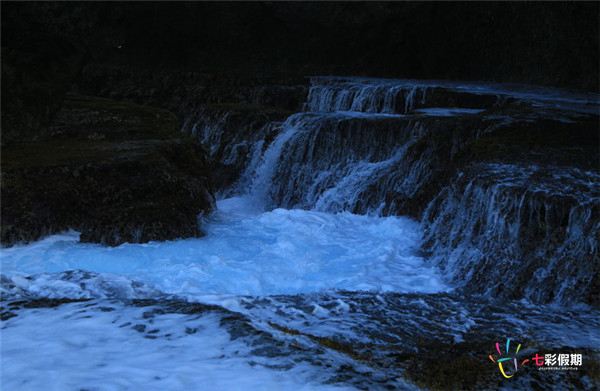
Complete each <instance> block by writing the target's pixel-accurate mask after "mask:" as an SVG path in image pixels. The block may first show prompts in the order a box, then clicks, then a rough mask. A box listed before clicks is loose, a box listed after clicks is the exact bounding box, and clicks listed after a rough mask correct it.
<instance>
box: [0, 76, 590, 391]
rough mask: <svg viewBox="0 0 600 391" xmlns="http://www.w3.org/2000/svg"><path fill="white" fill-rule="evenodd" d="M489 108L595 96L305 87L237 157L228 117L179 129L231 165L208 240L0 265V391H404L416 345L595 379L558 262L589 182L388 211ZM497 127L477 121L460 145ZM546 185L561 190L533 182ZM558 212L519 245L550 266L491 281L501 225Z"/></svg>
mask: <svg viewBox="0 0 600 391" xmlns="http://www.w3.org/2000/svg"><path fill="white" fill-rule="evenodd" d="M448 91H450V92H448ZM506 105H514V106H515V107H521V106H523V105H530V106H531V107H535V108H537V109H536V110H540V111H541V112H542V113H541V114H539V115H540V116H542V117H544V118H546V117H552V118H554V119H555V120H557V121H569V120H571V119H572V118H577V117H578V116H581V115H586V113H589V112H593V110H594V109H595V108H597V105H598V101H597V100H596V98H595V97H590V96H587V95H583V96H582V95H575V96H572V95H565V94H563V93H561V92H560V91H555V90H548V89H546V90H542V91H528V90H523V89H520V90H515V89H507V87H504V86H489V85H488V86H480V85H462V84H453V83H441V82H415V81H404V82H400V81H393V80H380V81H377V80H369V79H337V78H315V79H313V85H312V87H311V89H310V92H309V95H308V99H307V102H306V103H305V111H304V112H300V113H296V114H293V115H291V116H290V117H289V118H287V119H286V120H285V121H283V122H278V123H269V124H267V125H266V126H265V128H264V129H263V133H260V132H259V133H258V134H257V135H254V136H253V137H254V139H252V138H250V139H247V140H242V141H240V140H238V141H239V143H238V144H235V145H238V146H240V148H241V147H244V148H246V149H245V150H246V151H247V153H240V151H239V148H229V149H227V148H223V145H220V144H219V143H230V142H229V141H226V140H222V139H221V132H222V130H221V126H222V125H223V124H224V123H225V122H226V121H227V114H225V115H224V116H223V117H219V118H217V119H216V120H211V121H212V122H211V121H209V120H208V119H206V118H205V119H204V120H200V121H199V122H198V123H195V124H190V127H192V125H193V132H191V129H188V131H190V133H193V134H194V135H196V136H197V137H199V138H200V139H201V140H204V142H205V143H207V144H208V145H207V147H208V149H209V150H210V151H211V153H213V154H215V153H216V151H218V150H221V151H223V150H225V152H224V154H223V155H222V156H220V159H221V162H222V163H223V164H234V163H236V162H238V166H239V167H240V172H239V178H238V180H237V181H236V182H235V183H234V185H233V186H231V187H230V188H227V189H220V200H219V201H218V203H217V206H218V209H217V211H216V212H215V213H214V214H213V215H212V216H210V217H208V218H205V219H203V220H202V221H201V223H202V225H203V228H204V229H205V231H206V233H207V234H206V236H204V237H202V238H195V239H185V240H175V241H167V242H151V243H146V244H124V245H121V246H119V247H116V248H111V247H104V246H101V245H95V244H83V243H79V242H78V236H79V234H78V233H77V232H74V231H69V232H65V233H63V234H60V235H54V236H51V237H47V238H45V239H43V240H41V241H39V242H36V243H31V244H27V245H18V246H14V247H11V248H5V249H2V256H1V267H2V270H1V273H2V275H1V281H0V289H1V293H2V301H3V309H2V311H3V312H2V323H1V324H2V331H1V342H2V346H1V354H2V380H1V382H2V389H6V390H39V389H46V390H124V389H144V390H154V389H156V390H164V389H173V390H183V389H186V390H188V389H191V390H217V389H223V390H320V389H336V390H340V389H420V388H421V387H422V384H423V383H420V382H419V376H418V375H417V376H415V374H414V373H415V372H419V371H423V369H422V367H419V365H432V362H435V360H434V359H429V361H427V360H426V357H428V356H431V357H433V356H432V355H434V354H435V352H436V351H437V350H436V349H441V350H442V351H443V349H446V350H449V349H451V347H452V346H467V348H466V349H470V348H471V347H472V346H478V347H479V348H480V349H481V346H487V345H489V347H490V349H489V350H490V352H489V353H492V350H493V343H495V342H497V341H498V340H503V341H504V340H506V338H513V339H519V340H521V341H522V343H523V344H524V346H525V345H526V344H529V345H528V346H526V347H525V348H524V351H525V353H526V354H529V353H531V354H533V353H534V352H537V351H539V352H540V353H542V352H543V351H544V350H545V349H546V350H547V351H556V350H557V349H558V350H560V349H563V350H568V351H569V352H573V351H575V352H579V351H585V352H586V353H585V354H586V356H584V360H586V361H587V364H588V365H593V364H592V362H595V361H592V360H597V351H596V350H594V349H597V346H598V344H599V343H600V335H599V332H598V330H600V321H599V319H600V316H599V315H600V312H598V310H597V309H595V308H594V307H591V306H588V305H587V304H585V303H583V302H581V301H580V300H578V299H577V297H575V298H574V297H573V295H575V296H577V293H578V292H587V291H586V289H588V288H589V287H591V286H592V285H593V283H594V281H591V280H590V279H589V275H590V273H592V272H593V271H590V270H588V269H586V268H585V267H584V266H581V268H580V269H581V270H579V271H573V270H566V269H569V268H564V267H563V266H562V265H563V263H564V262H580V263H581V264H584V263H585V260H586V259H589V257H593V255H590V254H596V256H597V241H596V239H595V238H593V237H592V236H593V232H597V231H598V228H599V226H598V218H597V216H596V217H592V214H593V213H595V212H593V211H595V210H596V209H594V208H597V206H598V199H597V197H595V196H594V194H597V193H598V178H599V176H598V174H597V173H595V172H586V171H583V170H578V169H575V168H570V169H558V168H557V169H549V168H547V167H536V166H528V167H521V166H518V165H504V166H500V165H493V164H482V165H479V166H476V167H474V168H471V169H470V171H469V170H466V171H464V172H462V173H460V174H459V175H461V176H463V179H462V182H464V183H462V184H460V183H459V182H457V183H458V184H457V185H455V186H446V187H443V189H442V190H441V192H440V193H439V194H438V195H437V197H435V198H434V199H433V201H432V202H431V203H430V204H429V205H422V206H421V207H422V210H423V219H422V221H417V220H415V218H411V217H404V216H401V215H399V214H400V213H398V211H401V210H403V209H402V207H403V205H404V202H406V200H410V199H411V197H414V196H415V194H420V193H419V192H421V191H423V189H424V188H426V187H427V186H428V183H430V181H431V180H432V179H431V178H433V177H434V176H435V174H436V173H437V172H441V171H440V170H442V169H443V168H444V161H443V153H442V152H439V150H438V149H436V148H437V146H435V145H434V146H433V147H431V148H421V147H419V146H420V145H422V144H423V140H426V139H428V138H431V137H433V136H434V135H435V134H436V132H438V133H439V132H447V131H451V130H452V129H454V127H455V126H456V124H457V123H461V124H462V123H469V121H474V119H473V118H480V117H477V116H481V115H482V114H483V113H485V111H486V110H488V109H490V108H497V107H504V106H506ZM590 107H592V109H590ZM555 109H560V110H562V111H552V110H555ZM513 120H515V119H511V118H509V119H507V118H496V117H494V118H491V116H490V118H488V117H482V119H478V120H477V121H480V122H477V125H473V129H472V131H471V130H468V131H466V133H465V135H464V137H471V135H472V134H477V132H484V131H486V130H489V129H491V128H493V127H494V126H500V125H498V124H504V123H507V122H510V121H513ZM203 121H204V122H203ZM469 132H471V133H469ZM269 135H270V136H269ZM267 136H269V137H267ZM459 136H460V135H459ZM460 137H462V136H460ZM446 144H448V143H446ZM235 145H234V147H235ZM418 148H421V149H418ZM444 148H445V149H443V148H442V149H440V150H443V151H446V150H447V151H448V153H451V149H452V145H444ZM417 149H418V150H419V151H420V153H419V154H416V153H415V150H417ZM438 152H439V153H438ZM444 153H445V152H444ZM213 157H214V156H213ZM474 172H475V173H474ZM552 175H554V176H552ZM561 180H564V183H567V184H569V186H570V187H567V186H564V185H560V184H559V185H553V182H552V181H561ZM560 183H563V182H560ZM461 186H462V187H461ZM531 194H533V195H531ZM561 197H562V198H561ZM558 198H560V200H563V201H564V200H567V201H564V202H563V201H561V202H562V203H561V204H560V205H567V207H564V209H565V211H564V213H563V212H561V213H563V214H565V215H566V216H567V220H566V223H565V224H566V226H567V227H568V229H566V231H565V233H564V237H560V238H558V239H556V238H554V239H553V240H558V244H556V242H552V243H550V242H545V243H540V244H539V246H538V247H537V248H538V249H541V250H543V249H551V250H552V251H550V250H548V251H546V252H545V253H543V254H542V255H543V257H546V259H548V260H549V263H548V264H547V265H545V266H544V268H541V267H540V266H539V265H538V264H536V263H535V262H534V261H532V263H531V264H528V266H527V268H521V269H523V270H521V269H520V268H519V267H517V266H515V267H513V268H511V269H510V271H507V269H498V268H497V264H502V262H505V264H510V263H511V262H514V259H516V257H518V256H519V254H517V253H518V251H519V250H518V249H517V248H516V247H514V246H513V247H514V248H513V247H511V246H512V243H514V242H516V241H518V236H519V235H520V231H519V229H520V228H519V227H520V226H519V222H520V221H521V220H519V219H522V218H524V217H523V216H525V215H526V214H527V213H529V214H528V216H529V218H532V219H533V217H531V216H532V213H534V212H535V211H538V212H536V213H538V214H539V213H540V212H539V210H540V208H541V207H542V206H544V211H543V212H542V215H543V216H550V217H552V218H554V217H553V216H554V215H551V214H552V213H555V214H556V213H559V212H552V211H553V210H554V209H552V208H555V209H556V208H557V207H555V206H556V202H555V200H556V199H558ZM569 202H571V203H570V204H569ZM569 205H570V206H569ZM524 208H527V213H526V212H525V211H524V210H525V209H524ZM532 211H534V212H532ZM543 216H542V217H539V216H538V217H537V218H538V219H542V220H543V219H544V217H543ZM561 216H562V215H561ZM550 217H548V218H550ZM536 221H537V220H536ZM544 221H545V220H544ZM475 223H477V224H475ZM475 225H476V226H475ZM494 243H495V245H494ZM499 248H500V249H501V250H502V251H503V252H502V253H501V254H503V256H504V257H505V258H504V259H501V258H498V255H497V254H500V253H499V252H498V251H500V250H499ZM424 249H426V250H427V251H423V250H424ZM541 250H540V251H541ZM554 250H556V251H554ZM553 251H554V252H553ZM490 258H494V259H493V260H491V259H490ZM532 265H533V266H532ZM532 268H534V269H535V270H534V273H533V274H531V269H532ZM479 269H483V270H486V272H485V275H483V274H481V273H479V274H478V270H479ZM525 269H526V270H525ZM511 273H512V274H511ZM524 274H527V275H529V277H530V280H531V284H530V285H529V286H527V283H524V282H523V280H522V278H521V277H522V275H524ZM550 275H551V276H552V277H551V279H550V277H548V276H550ZM557 275H558V276H557ZM499 278H505V280H502V282H503V286H502V287H500V285H499V284H498V279H499ZM549 281H554V282H553V283H552V284H553V285H552V286H551V287H549V288H544V286H545V285H544V284H547V283H549ZM509 284H514V286H513V288H511V289H512V290H511V289H507V288H505V287H504V286H505V285H509ZM538 288H539V289H538ZM540 289H541V291H540ZM589 289H591V288H589ZM508 290H510V292H511V293H510V295H512V296H510V295H509V296H503V292H506V291H508ZM551 290H552V291H554V292H555V294H552V295H550V294H549V293H548V292H550V291H551ZM590 352H591V353H590ZM440 354H442V353H440ZM461 354H462V353H461ZM465 354H467V353H465ZM467 355H469V357H471V358H472V359H473V360H474V361H473V362H476V363H477V364H476V365H479V363H481V365H482V367H483V366H485V367H487V364H489V368H490V372H489V373H490V374H489V377H490V382H491V383H490V384H494V385H495V386H497V387H498V388H502V387H504V386H506V387H508V389H511V388H512V387H513V386H515V387H516V386H517V385H518V387H531V386H535V385H538V386H539V385H544V386H545V385H548V384H553V385H556V387H558V388H565V389H568V388H572V389H576V388H577V387H579V386H582V387H587V386H590V387H593V386H594V384H595V385H597V383H595V381H597V380H594V379H593V378H591V377H589V376H587V375H585V376H579V378H577V379H576V380H577V381H576V382H574V383H572V380H573V379H572V377H570V378H566V377H564V376H563V377H561V376H560V375H561V374H556V373H547V374H546V373H544V374H539V373H533V372H531V373H529V376H522V377H521V378H520V380H517V381H516V383H512V385H506V383H502V381H503V379H502V378H501V376H500V375H499V374H498V373H496V372H497V367H496V366H494V365H492V364H493V363H491V362H489V359H488V358H487V355H488V353H486V351H485V349H484V351H481V352H480V351H474V352H469V353H468V354H467ZM442 356H443V354H442ZM424 357H425V358H424ZM443 357H445V358H444V359H447V358H448V357H446V356H443ZM419 360H421V361H419ZM423 363H425V364H423ZM584 364H585V363H584ZM415 368H421V369H415ZM492 371H493V374H492ZM424 373H425V372H424ZM487 373H488V372H485V376H488V374H487ZM565 379H567V380H565ZM573 385H575V386H573Z"/></svg>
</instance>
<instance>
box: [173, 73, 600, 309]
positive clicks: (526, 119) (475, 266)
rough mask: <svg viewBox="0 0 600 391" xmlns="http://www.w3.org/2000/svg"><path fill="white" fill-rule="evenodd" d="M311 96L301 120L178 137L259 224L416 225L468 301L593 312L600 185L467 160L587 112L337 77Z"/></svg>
mask: <svg viewBox="0 0 600 391" xmlns="http://www.w3.org/2000/svg"><path fill="white" fill-rule="evenodd" d="M311 83H312V85H311V87H310V89H309V91H308V96H307V99H306V103H305V104H304V111H303V112H299V113H295V114H293V115H291V116H289V117H287V118H277V119H276V120H265V118H262V117H260V116H259V115H258V114H252V115H249V114H244V115H243V116H242V117H241V119H240V118H238V117H239V113H235V112H228V111H223V110H221V111H211V110H208V109H206V110H204V111H200V113H199V114H197V115H196V117H195V118H194V119H192V120H188V121H187V124H186V129H185V130H186V132H187V133H188V134H190V135H193V136H196V137H198V138H199V139H200V140H201V141H203V142H204V143H205V145H206V146H207V148H209V150H210V153H211V157H212V158H213V161H214V162H215V164H216V165H217V167H218V168H219V169H222V170H225V168H227V170H225V171H219V172H226V173H227V175H229V176H230V177H233V176H232V174H231V173H232V172H235V173H236V174H235V179H232V180H229V181H224V182H222V187H221V189H220V193H219V194H220V196H221V197H230V196H246V197H248V198H250V199H251V200H252V202H253V204H254V205H255V206H256V208H257V209H258V210H261V211H265V210H271V209H273V208H278V207H281V208H288V209H295V208H301V209H312V210H317V211H321V212H329V213H337V212H343V211H349V212H352V213H356V214H370V215H378V216H389V215H406V214H410V215H411V216H413V217H416V218H421V220H422V221H421V227H422V229H423V232H424V233H425V237H424V240H423V249H424V250H425V251H426V252H427V253H428V254H430V259H429V261H430V262H431V264H433V265H436V266H439V267H440V268H442V269H443V270H444V271H445V273H446V276H447V278H448V279H450V280H451V281H453V282H454V284H455V286H456V287H457V288H458V289H460V290H462V291H465V292H469V293H478V294H486V295H491V296H494V297H505V298H510V299H517V298H523V297H524V298H528V299H530V300H533V301H535V302H552V301H559V302H572V301H574V302H576V301H586V302H593V301H594V300H597V299H594V292H595V291H594V288H593V287H594V285H595V284H597V283H598V278H599V276H598V275H599V271H598V270H599V266H598V249H597V247H598V238H597V232H598V229H599V228H600V224H599V223H598V215H599V212H598V208H599V204H598V199H597V198H594V197H593V196H592V194H594V192H596V194H597V193H598V189H597V186H596V187H594V186H595V185H593V184H594V183H595V184H597V183H598V178H599V177H598V175H597V174H595V173H590V172H586V171H582V170H577V169H575V168H569V167H550V166H539V167H538V166H536V165H533V164H496V163H494V164H492V163H476V164H469V163H468V161H465V160H464V156H465V155H464V154H465V151H468V150H469V146H470V145H471V144H472V143H473V142H474V141H476V140H477V139H479V138H480V137H483V136H484V135H486V134H501V133H502V132H504V131H505V129H511V128H510V127H511V126H515V124H519V123H522V124H526V123H531V122H535V121H541V120H544V121H560V122H561V123H564V124H569V123H574V122H575V121H576V120H577V118H579V117H580V116H581V115H582V114H580V113H584V112H586V110H587V111H589V107H590V105H593V104H594V102H591V101H589V100H586V99H583V98H582V99H580V100H579V101H578V100H577V99H569V100H568V101H569V102H570V104H575V105H580V106H581V107H582V109H581V110H579V109H573V110H572V111H571V109H572V107H571V106H570V107H569V108H568V110H565V111H562V112H549V111H548V110H550V109H552V108H555V107H558V106H560V105H561V104H562V103H560V102H563V101H564V99H563V98H561V99H563V100H562V101H560V102H559V101H557V100H553V96H554V95H552V94H556V92H555V91H551V93H548V94H546V95H544V93H543V91H542V93H538V94H536V93H524V92H523V91H520V90H519V91H512V90H507V89H503V88H500V87H498V86H480V85H478V86H474V85H467V84H457V83H435V82H416V81H398V80H372V79H352V78H350V79H339V78H332V77H320V78H318V77H314V78H312V79H311ZM511 110H515V112H517V114H515V115H514V116H511V115H512V114H510V113H511ZM519 112H526V113H527V114H526V115H523V114H518V113H519ZM498 113H501V114H498ZM504 113H509V114H508V115H507V114H504ZM236 116H237V117H236ZM236 118H237V119H236ZM192 123H193V124H194V125H193V126H192V125H191V124H192ZM565 126H566V125H565ZM569 189H570V190H569Z"/></svg>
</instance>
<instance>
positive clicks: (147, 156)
mask: <svg viewBox="0 0 600 391" xmlns="http://www.w3.org/2000/svg"><path fill="white" fill-rule="evenodd" d="M61 111H63V112H65V113H66V112H69V113H71V114H72V115H70V116H67V117H60V118H58V119H57V120H56V121H55V122H54V123H53V124H52V128H53V129H54V130H55V131H56V133H55V136H56V137H55V138H54V139H49V140H38V141H34V142H26V143H18V144H13V145H10V146H4V147H3V149H2V201H3V202H2V225H1V228H2V244H4V245H10V244H14V243H17V242H28V241H31V240H36V239H39V238H40V237H43V236H45V235H48V234H52V233H56V232H59V231H62V230H65V229H67V228H72V229H75V230H78V231H81V240H82V241H87V242H98V243H103V244H108V245H118V244H121V243H124V242H146V241H150V240H167V239H175V238H182V237H194V236H201V235H202V232H201V230H200V228H199V226H198V221H197V216H198V215H199V214H206V213H209V212H210V211H211V210H212V208H213V205H214V196H213V190H212V179H211V177H212V176H211V172H210V166H209V163H208V161H207V159H206V152H205V150H204V148H203V147H202V146H201V145H200V144H199V143H198V142H197V141H196V140H194V139H192V138H190V137H187V136H185V135H183V134H182V133H181V132H180V131H179V126H178V125H179V124H178V122H177V121H176V119H175V117H174V115H173V114H171V113H169V112H167V111H165V110H161V109H155V108H152V107H147V106H140V105H135V104H130V103H122V102H115V101H111V100H108V99H101V98H95V97H84V96H69V98H68V99H67V104H66V106H65V107H63V108H62V109H61ZM73 113H74V114H73ZM89 113H97V115H96V116H95V117H94V116H92V117H91V118H92V120H88V121H87V122H86V121H85V118H86V117H87V114H89ZM65 118H68V119H69V120H66V119H65ZM88 118H89V117H88ZM67 135H68V136H70V137H66V136H67ZM90 135H104V136H105V137H100V138H99V137H98V136H95V137H90Z"/></svg>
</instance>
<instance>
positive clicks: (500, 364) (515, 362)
mask: <svg viewBox="0 0 600 391" xmlns="http://www.w3.org/2000/svg"><path fill="white" fill-rule="evenodd" d="M509 349H510V338H508V339H507V340H506V355H508V352H509ZM519 349H521V344H519V346H517V351H516V352H515V355H514V357H502V352H501V351H500V344H499V343H498V342H496V350H497V351H498V354H499V355H500V357H502V358H498V361H495V360H494V358H493V357H492V355H491V354H490V356H489V357H490V360H492V361H493V362H498V367H499V368H500V372H502V376H504V377H505V378H507V379H509V378H511V377H513V376H514V375H515V374H514V373H513V374H512V375H510V376H508V375H507V374H506V372H504V368H503V367H502V363H503V362H504V361H509V360H513V363H514V365H515V372H516V371H517V354H519ZM527 361H529V359H527V360H523V362H522V363H521V365H523V364H525V363H526V362H527Z"/></svg>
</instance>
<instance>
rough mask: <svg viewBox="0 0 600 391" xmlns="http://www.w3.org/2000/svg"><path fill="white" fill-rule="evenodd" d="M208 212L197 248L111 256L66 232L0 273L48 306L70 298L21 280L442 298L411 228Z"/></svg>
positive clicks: (238, 207)
mask: <svg viewBox="0 0 600 391" xmlns="http://www.w3.org/2000/svg"><path fill="white" fill-rule="evenodd" d="M218 206H219V211H218V212H217V214H216V215H215V217H214V221H213V222H212V223H210V224H209V225H208V227H207V235H206V236H205V237H203V238H198V239H186V240H176V241H167V242H152V243H147V244H124V245H121V246H119V247H116V248H112V247H104V246H100V245H96V244H84V243H79V242H78V234H77V233H76V232H69V233H65V234H61V235H54V236H52V237H49V238H46V239H44V240H42V241H39V242H36V243H33V244H29V245H21V246H15V247H12V248H7V249H3V250H2V273H3V274H4V275H5V276H7V277H8V278H11V279H12V280H13V281H16V282H18V285H19V284H20V285H19V286H20V287H21V288H22V289H25V290H32V289H37V290H39V291H40V292H42V291H44V292H46V293H45V294H46V295H50V291H52V290H53V289H54V290H58V291H54V293H53V294H52V295H51V296H49V297H61V296H60V290H61V289H63V288H64V290H65V292H64V293H65V296H64V297H69V295H68V292H69V289H71V288H69V286H68V284H67V286H64V284H58V283H57V284H47V283H46V282H47V279H39V278H38V279H29V280H28V279H24V278H23V277H24V276H26V275H35V274H41V273H59V272H64V271H67V270H76V269H80V270H85V271H91V272H96V273H108V274H113V275H121V276H125V277H127V278H130V279H133V280H139V281H142V282H143V283H147V284H151V285H153V286H155V287H156V288H157V289H159V290H161V291H162V292H165V293H169V294H183V295H196V294H198V295H204V294H228V295H257V296H260V295H272V294H297V293H308V292H319V291H326V290H331V289H337V290H350V291H353V290H363V291H364V290H368V291H394V292H424V293H433V292H439V291H444V290H446V289H447V288H448V287H447V286H446V285H445V283H444V282H443V280H442V278H441V276H440V274H439V272H438V270H437V269H436V268H433V267H430V266H428V265H426V264H425V261H424V259H423V258H421V257H420V256H419V255H418V254H417V244H418V241H419V239H420V236H421V234H420V231H419V225H418V223H417V222H415V221H413V220H411V219H408V218H402V217H387V218H380V217H370V216H359V215H353V214H350V213H339V214H327V213H321V212H316V211H305V210H285V209H275V210H273V211H270V212H264V213H256V212H253V211H252V209H251V208H252V204H251V203H250V204H248V199H246V198H231V199H226V200H222V201H220V202H219V204H218ZM106 279H108V280H109V281H113V280H114V278H110V277H106ZM17 280H18V281H17ZM41 283H44V284H45V285H44V286H43V287H42V286H38V285H39V284H41ZM27 284H33V285H35V286H33V285H32V286H30V287H27ZM36 284H37V285H36Z"/></svg>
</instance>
